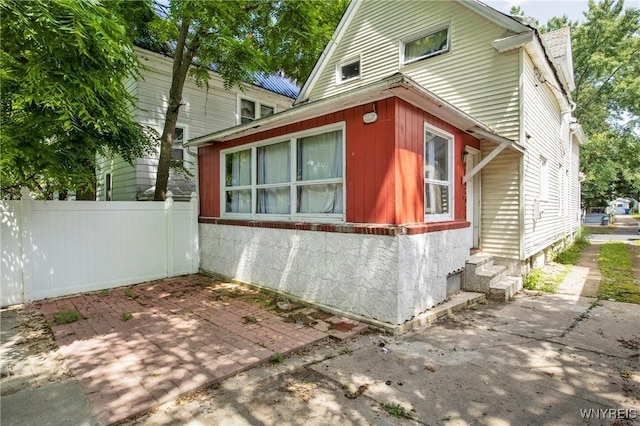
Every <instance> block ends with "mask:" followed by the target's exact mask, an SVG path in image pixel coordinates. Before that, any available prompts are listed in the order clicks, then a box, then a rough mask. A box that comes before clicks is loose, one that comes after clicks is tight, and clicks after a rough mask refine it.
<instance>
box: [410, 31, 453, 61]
mask: <svg viewBox="0 0 640 426" xmlns="http://www.w3.org/2000/svg"><path fill="white" fill-rule="evenodd" d="M449 39H450V31H449V25H446V26H444V27H443V26H440V27H437V28H436V29H432V30H429V31H427V32H426V33H422V34H421V35H420V36H418V37H414V38H410V39H408V40H407V41H404V42H402V43H401V52H402V64H408V63H411V62H415V61H419V60H421V59H425V58H429V57H431V56H435V55H439V54H441V53H445V52H448V51H449V47H450V42H449V41H450V40H449Z"/></svg>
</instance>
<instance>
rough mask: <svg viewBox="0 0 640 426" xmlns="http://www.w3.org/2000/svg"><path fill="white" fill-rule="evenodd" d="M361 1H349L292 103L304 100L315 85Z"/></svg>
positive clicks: (296, 103)
mask: <svg viewBox="0 0 640 426" xmlns="http://www.w3.org/2000/svg"><path fill="white" fill-rule="evenodd" d="M361 3H362V0H351V3H349V6H347V9H346V10H345V12H344V14H343V15H342V18H341V19H340V22H339V23H338V26H337V27H336V29H335V31H334V33H333V34H334V37H331V39H330V40H329V42H328V43H327V45H326V46H325V47H324V50H323V51H322V54H321V55H320V57H319V58H318V60H317V61H316V63H315V65H314V66H313V69H312V70H311V74H309V77H307V80H306V81H305V82H304V86H302V89H300V93H298V97H297V98H296V100H295V101H294V102H293V105H298V104H300V103H302V102H304V101H305V100H306V99H307V98H308V97H309V96H308V93H307V92H308V91H309V89H310V88H311V87H312V86H314V85H315V83H316V81H317V80H318V78H319V77H320V74H322V71H324V68H325V64H326V59H327V58H328V57H329V56H330V55H331V54H332V53H333V51H334V50H336V47H337V46H338V43H339V42H340V40H342V37H343V36H344V33H345V32H346V30H347V27H348V26H349V24H350V23H351V21H352V20H353V17H354V16H355V14H356V10H357V9H358V8H359V7H360V4H361Z"/></svg>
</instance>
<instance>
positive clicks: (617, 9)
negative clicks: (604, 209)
mask: <svg viewBox="0 0 640 426" xmlns="http://www.w3.org/2000/svg"><path fill="white" fill-rule="evenodd" d="M585 18H586V21H585V22H584V23H580V24H579V25H574V27H573V31H572V39H573V45H572V49H573V54H574V68H575V82H576V88H575V90H574V92H573V98H574V100H575V102H576V104H577V108H576V111H575V115H576V117H577V118H578V120H579V121H580V123H581V124H582V126H583V127H584V129H585V132H586V133H587V135H588V138H589V139H590V141H589V143H588V144H587V145H586V146H584V147H583V148H582V156H581V168H582V170H583V171H584V172H585V173H586V175H587V180H586V181H585V183H584V184H583V200H584V202H585V204H586V205H587V206H594V205H603V204H604V203H605V202H607V201H610V200H612V199H614V198H616V197H618V196H632V197H634V198H640V127H639V124H640V123H639V122H638V117H639V114H640V78H638V76H640V32H639V31H640V10H639V9H637V8H633V7H628V8H625V5H624V1H622V0H620V1H613V0H604V1H602V2H600V3H595V2H594V1H590V2H589V11H588V12H587V13H586V14H585Z"/></svg>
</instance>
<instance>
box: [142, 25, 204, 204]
mask: <svg viewBox="0 0 640 426" xmlns="http://www.w3.org/2000/svg"><path fill="white" fill-rule="evenodd" d="M189 25H190V22H189V21H183V22H182V26H181V28H180V36H179V38H178V42H177V45H176V53H175V55H174V57H173V72H172V78H171V89H169V104H168V105H167V112H166V114H165V119H164V127H163V129H162V136H161V137H160V157H159V158H158V172H157V175H156V191H155V193H154V195H153V199H154V200H156V201H163V200H164V199H165V196H166V193H167V184H168V182H169V170H170V168H171V148H172V147H173V134H174V133H175V131H176V123H177V122H178V113H179V112H180V106H181V103H182V90H183V88H184V82H185V81H186V79H187V73H188V72H189V67H190V66H191V61H193V57H194V55H195V53H196V52H197V50H198V49H199V47H200V37H199V33H196V34H195V35H194V36H193V38H192V39H191V45H190V46H189V47H188V49H187V50H186V52H185V51H184V48H185V46H186V40H187V36H188V35H189Z"/></svg>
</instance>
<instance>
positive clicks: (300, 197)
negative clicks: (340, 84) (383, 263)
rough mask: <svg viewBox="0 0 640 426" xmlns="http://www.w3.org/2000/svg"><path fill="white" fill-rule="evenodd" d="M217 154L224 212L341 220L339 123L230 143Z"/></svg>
mask: <svg viewBox="0 0 640 426" xmlns="http://www.w3.org/2000/svg"><path fill="white" fill-rule="evenodd" d="M221 155H222V164H223V165H224V168H223V171H222V173H223V176H224V177H225V179H224V182H223V185H224V188H222V189H223V190H222V193H223V194H224V197H223V198H224V200H223V209H222V211H223V216H230V217H246V218H255V219H274V220H288V219H295V220H304V219H313V220H317V219H320V220H329V221H340V220H343V218H344V216H343V213H344V159H343V157H344V131H343V126H342V125H338V126H336V125H330V126H325V127H323V128H320V129H313V130H312V131H305V132H301V133H298V134H294V135H291V136H285V137H281V138H276V139H274V140H271V141H263V142H257V143H255V144H252V145H250V147H249V148H247V146H244V147H242V148H240V149H238V148H232V149H230V150H225V151H222V153H221Z"/></svg>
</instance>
